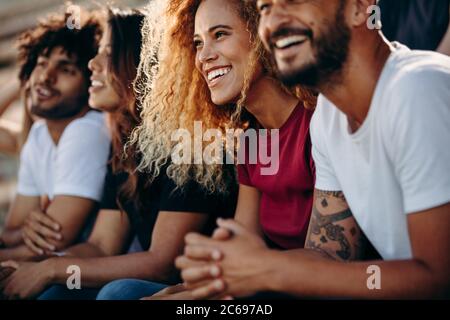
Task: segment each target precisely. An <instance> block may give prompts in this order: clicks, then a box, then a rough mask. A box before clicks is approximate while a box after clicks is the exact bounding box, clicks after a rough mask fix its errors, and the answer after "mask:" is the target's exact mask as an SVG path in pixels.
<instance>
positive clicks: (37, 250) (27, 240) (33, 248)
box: [23, 236, 44, 255]
mask: <svg viewBox="0 0 450 320" xmlns="http://www.w3.org/2000/svg"><path fill="white" fill-rule="evenodd" d="M23 241H24V242H25V244H26V246H27V247H28V248H29V249H30V250H31V251H33V252H34V253H37V254H39V255H42V254H44V250H42V249H41V248H38V247H37V246H35V245H34V243H33V241H31V240H30V238H28V236H26V237H24V238H23Z"/></svg>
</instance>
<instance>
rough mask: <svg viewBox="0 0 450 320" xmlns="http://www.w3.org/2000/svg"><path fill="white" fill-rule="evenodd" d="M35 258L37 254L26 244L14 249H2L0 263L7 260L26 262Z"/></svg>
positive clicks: (0, 250)
mask: <svg viewBox="0 0 450 320" xmlns="http://www.w3.org/2000/svg"><path fill="white" fill-rule="evenodd" d="M34 258H36V254H35V253H34V252H33V251H31V250H30V249H29V248H28V247H27V246H26V245H24V244H22V245H19V246H17V247H13V248H6V249H0V262H3V261H7V260H19V261H26V260H32V259H34Z"/></svg>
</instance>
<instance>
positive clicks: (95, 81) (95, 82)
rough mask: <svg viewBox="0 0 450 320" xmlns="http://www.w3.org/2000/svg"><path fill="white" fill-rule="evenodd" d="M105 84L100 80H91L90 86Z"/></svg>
mask: <svg viewBox="0 0 450 320" xmlns="http://www.w3.org/2000/svg"><path fill="white" fill-rule="evenodd" d="M104 85H105V84H104V83H103V82H101V81H98V80H92V81H91V86H92V87H95V88H99V87H103V86H104Z"/></svg>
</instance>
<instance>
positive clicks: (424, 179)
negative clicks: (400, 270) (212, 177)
mask: <svg viewBox="0 0 450 320" xmlns="http://www.w3.org/2000/svg"><path fill="white" fill-rule="evenodd" d="M394 46H395V50H394V51H393V52H392V53H391V55H390V57H389V59H388V61H387V63H386V65H385V67H384V69H383V71H382V74H381V77H380V79H379V81H378V84H377V87H376V90H375V93H374V96H373V99H372V103H371V106H370V110H369V113H368V115H367V118H366V119H365V121H364V123H363V124H362V126H361V127H360V128H359V129H358V130H357V132H355V133H351V131H350V129H349V125H348V120H347V117H346V115H345V114H344V113H342V112H341V111H340V110H339V109H338V108H337V107H336V106H335V105H333V104H332V103H331V102H330V101H329V100H327V98H325V97H324V96H323V95H320V96H319V99H318V105H317V108H316V111H315V114H314V116H313V119H312V122H311V139H312V144H313V151H312V153H313V157H314V161H315V165H316V188H317V189H319V190H324V191H343V193H344V196H345V198H346V200H347V202H348V204H349V206H350V209H351V210H352V212H353V215H354V217H355V219H356V220H357V222H358V224H359V226H360V227H361V229H362V230H363V232H364V233H365V234H366V236H367V237H368V239H369V240H370V241H371V242H372V244H373V245H374V247H375V248H376V249H377V250H378V252H379V253H380V254H381V256H382V257H383V258H384V259H386V260H392V259H409V258H411V257H412V251H411V244H410V239H409V233H408V225H407V215H408V214H411V213H415V212H419V211H423V210H427V209H431V208H434V207H437V206H440V205H443V204H446V203H448V202H450V58H449V57H446V56H444V55H440V54H437V53H433V52H426V51H411V50H409V49H408V48H406V47H404V46H402V45H400V44H394Z"/></svg>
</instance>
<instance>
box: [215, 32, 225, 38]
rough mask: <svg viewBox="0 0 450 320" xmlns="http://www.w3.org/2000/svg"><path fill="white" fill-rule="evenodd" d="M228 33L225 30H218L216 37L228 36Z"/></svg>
mask: <svg viewBox="0 0 450 320" xmlns="http://www.w3.org/2000/svg"><path fill="white" fill-rule="evenodd" d="M226 35H227V33H226V32H224V31H218V32H216V39H219V38H222V37H223V36H226Z"/></svg>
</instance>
